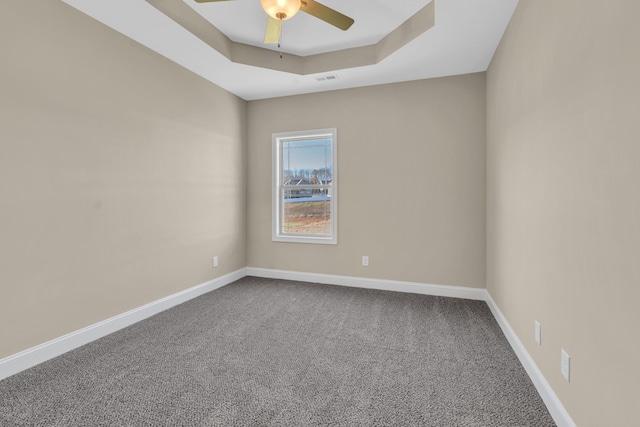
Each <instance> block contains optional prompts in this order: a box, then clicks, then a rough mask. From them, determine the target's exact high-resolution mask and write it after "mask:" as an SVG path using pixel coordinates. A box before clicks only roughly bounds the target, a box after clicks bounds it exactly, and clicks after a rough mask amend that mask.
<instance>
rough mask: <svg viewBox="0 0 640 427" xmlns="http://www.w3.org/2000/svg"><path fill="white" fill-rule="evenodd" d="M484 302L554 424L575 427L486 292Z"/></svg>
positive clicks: (559, 426)
mask: <svg viewBox="0 0 640 427" xmlns="http://www.w3.org/2000/svg"><path fill="white" fill-rule="evenodd" d="M486 301H487V305H488V306H489V309H490V310H491V313H492V314H493V317H494V318H495V319H496V321H497V322H498V325H500V328H502V332H503V333H504V335H505V336H506V337H507V340H508V341H509V344H511V348H513V351H514V352H515V353H516V356H518V359H520V363H522V366H523V367H524V369H525V371H527V374H528V375H529V378H531V381H532V382H533V385H534V386H535V387H536V389H537V390H538V393H539V394H540V397H542V401H543V402H544V403H545V405H547V409H548V410H549V413H550V414H551V416H552V417H553V420H554V421H555V422H556V424H557V425H558V427H575V426H576V424H575V423H574V422H573V420H572V419H571V416H570V415H569V413H568V412H567V410H566V409H565V408H564V405H562V402H560V399H558V396H557V395H556V394H555V392H554V391H553V389H552V388H551V385H550V384H549V383H548V382H547V380H546V379H545V377H544V375H542V372H541V371H540V369H538V366H537V365H536V363H535V362H534V361H533V358H532V357H531V355H530V354H529V352H528V351H527V349H526V348H525V346H524V345H523V344H522V341H520V339H519V338H518V336H517V335H516V333H515V331H514V330H513V328H511V325H509V322H507V319H506V318H505V317H504V315H503V314H502V312H501V311H500V309H499V308H498V306H497V305H496V303H495V301H494V300H493V298H491V294H489V293H488V292H487V299H486Z"/></svg>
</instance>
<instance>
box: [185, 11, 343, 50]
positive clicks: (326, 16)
mask: <svg viewBox="0 0 640 427" xmlns="http://www.w3.org/2000/svg"><path fill="white" fill-rule="evenodd" d="M195 1H196V2H197V3H214V2H219V1H229V0H195ZM260 4H262V8H263V9H264V11H265V12H266V13H267V15H269V20H268V21H267V31H266V33H265V36H264V42H265V43H267V44H272V43H278V42H279V41H280V34H281V32H282V21H285V20H287V19H289V18H293V16H294V15H295V14H296V13H298V11H300V10H301V11H303V12H305V13H308V14H309V15H311V16H315V17H316V18H318V19H321V20H323V21H324V22H326V23H328V24H331V25H333V26H334V27H337V28H340V29H341V30H343V31H346V30H348V29H349V27H351V25H353V23H354V22H355V21H354V20H353V19H352V18H349V17H348V16H346V15H343V14H342V13H340V12H338V11H336V10H333V9H331V8H330V7H327V6H325V5H323V4H320V3H318V2H316V1H315V0H260Z"/></svg>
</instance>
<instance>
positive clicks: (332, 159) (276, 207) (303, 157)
mask: <svg viewBox="0 0 640 427" xmlns="http://www.w3.org/2000/svg"><path fill="white" fill-rule="evenodd" d="M336 134H337V132H336V129H321V130H315V131H303V132H285V133H277V134H274V135H273V172H274V174H273V195H274V197H273V198H274V200H273V240H274V241H286V242H302V243H333V244H335V243H337V236H336V230H337V218H336V213H337V194H336V191H337V185H336V136H337V135H336Z"/></svg>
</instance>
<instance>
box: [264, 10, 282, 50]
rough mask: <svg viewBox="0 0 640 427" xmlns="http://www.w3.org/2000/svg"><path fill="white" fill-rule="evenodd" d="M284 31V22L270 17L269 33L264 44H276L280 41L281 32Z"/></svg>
mask: <svg viewBox="0 0 640 427" xmlns="http://www.w3.org/2000/svg"><path fill="white" fill-rule="evenodd" d="M281 31H282V21H281V20H280V19H275V18H272V17H270V16H269V20H268V21H267V32H266V33H265V35H264V42H265V43H267V44H275V43H278V42H279V41H280V32H281Z"/></svg>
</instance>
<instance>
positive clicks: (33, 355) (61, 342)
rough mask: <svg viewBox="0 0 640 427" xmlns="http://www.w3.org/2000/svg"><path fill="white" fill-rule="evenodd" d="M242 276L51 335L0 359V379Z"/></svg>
mask: <svg viewBox="0 0 640 427" xmlns="http://www.w3.org/2000/svg"><path fill="white" fill-rule="evenodd" d="M245 276H246V268H241V269H239V270H236V271H234V272H232V273H229V274H226V275H224V276H221V277H218V278H216V279H213V280H209V281H208V282H205V283H202V284H200V285H196V286H194V287H192V288H189V289H185V290H184V291H181V292H178V293H175V294H173V295H169V296H167V297H164V298H161V299H159V300H157V301H153V302H150V303H149V304H145V305H143V306H140V307H138V308H134V309H133V310H129V311H127V312H126V313H122V314H119V315H117V316H114V317H111V318H109V319H106V320H103V321H102V322H98V323H95V324H93V325H90V326H87V327H86V328H82V329H79V330H77V331H74V332H71V333H69V334H67V335H64V336H61V337H59V338H55V339H53V340H51V341H48V342H46V343H43V344H40V345H37V346H35V347H32V348H29V349H27V350H24V351H21V352H20V353H16V354H13V355H11V356H8V357H5V358H4V359H0V380H2V379H3V378H7V377H9V376H11V375H14V374H17V373H18V372H20V371H23V370H25V369H28V368H31V367H32V366H35V365H38V364H40V363H42V362H45V361H47V360H49V359H53V358H54V357H56V356H60V355H61V354H64V353H66V352H68V351H71V350H73V349H75V348H78V347H80V346H83V345H85V344H88V343H90V342H91V341H94V340H97V339H98V338H102V337H104V336H106V335H109V334H111V333H113V332H116V331H117V330H119V329H122V328H125V327H127V326H130V325H133V324H134V323H137V322H139V321H141V320H144V319H146V318H148V317H151V316H153V315H154V314H158V313H160V312H161V311H164V310H167V309H169V308H171V307H174V306H176V305H178V304H182V303H183V302H186V301H189V300H190V299H193V298H196V297H199V296H200V295H203V294H206V293H207V292H211V291H213V290H215V289H218V288H221V287H223V286H225V285H228V284H229V283H232V282H235V281H236V280H238V279H241V278H243V277H245Z"/></svg>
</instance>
